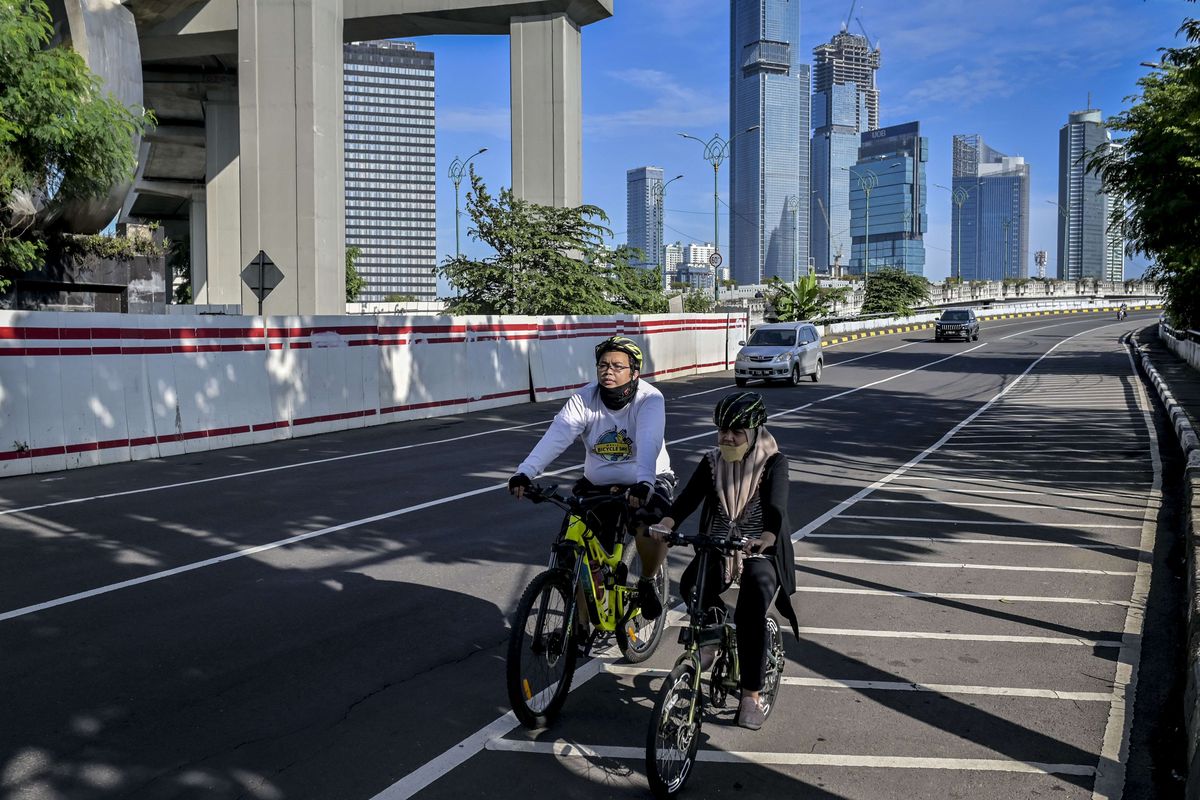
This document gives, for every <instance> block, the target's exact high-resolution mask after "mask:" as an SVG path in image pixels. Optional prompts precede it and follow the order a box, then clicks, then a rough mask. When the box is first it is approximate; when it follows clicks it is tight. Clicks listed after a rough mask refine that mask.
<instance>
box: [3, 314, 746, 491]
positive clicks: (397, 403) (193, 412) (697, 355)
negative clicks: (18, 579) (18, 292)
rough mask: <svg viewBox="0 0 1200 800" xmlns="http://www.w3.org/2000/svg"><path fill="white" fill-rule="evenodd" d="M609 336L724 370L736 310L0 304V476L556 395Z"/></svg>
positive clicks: (738, 328) (658, 366)
mask: <svg viewBox="0 0 1200 800" xmlns="http://www.w3.org/2000/svg"><path fill="white" fill-rule="evenodd" d="M618 333H619V334H624V335H626V336H630V337H631V338H634V339H635V340H637V341H638V342H639V344H640V345H641V347H642V348H643V350H644V352H645V353H646V364H645V367H644V370H643V375H644V376H645V377H646V378H648V379H650V380H663V379H667V378H673V377H679V376H684V375H693V374H696V373H701V372H708V371H715V370H723V369H728V367H729V365H730V364H732V361H733V358H734V355H735V354H736V352H737V342H738V341H739V340H741V339H743V338H745V335H746V317H745V315H741V314H729V315H727V314H676V315H658V316H614V317H545V318H537V317H432V316H403V317H286V318H282V317H271V318H266V319H263V318H259V317H241V316H180V315H170V316H166V315H124V314H80V313H55V312H25V311H16V312H0V476H3V475H14V474H25V473H30V472H49V471H54V470H60V469H68V468H73V467H83V466H91V465H95V464H104V463H112V462H117V461H128V460H137V459H143V458H155V457H159V456H170V455H177V454H180V453H190V452H198V451H203V450H209V449H215V448H221V447H231V446H236V445H242V444H253V443H258V442H265V441H272V440H276V439H286V438H289V437H293V436H305V435H311V434H317V433H325V432H328V431H335V430H344V429H346V428H351V427H363V426H367V425H378V424H382V423H387V422H394V421H399V420H404V419H414V418H420V417H431V416H437V415H440V414H447V413H459V412H467V411H476V410H481V409H486V408H494V407H497V406H503V405H511V404H515V403H523V402H528V401H529V400H530V399H536V400H544V399H548V398H555V397H562V396H565V395H568V394H570V393H571V392H572V391H574V390H575V389H576V388H578V387H579V386H582V385H584V384H585V383H587V382H588V381H590V380H592V378H593V376H594V371H593V368H592V364H593V363H594V361H593V354H592V349H593V347H594V346H595V344H596V342H597V341H599V340H600V339H602V338H604V337H606V336H611V335H613V334H618Z"/></svg>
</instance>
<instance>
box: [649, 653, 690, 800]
mask: <svg viewBox="0 0 1200 800" xmlns="http://www.w3.org/2000/svg"><path fill="white" fill-rule="evenodd" d="M696 669H697V665H696V662H695V661H685V662H684V663H681V664H677V665H676V666H675V669H673V670H671V674H670V675H668V676H667V680H666V682H665V683H663V686H662V689H661V690H660V691H659V694H658V700H657V701H656V702H655V703H654V714H653V716H652V717H651V718H650V730H649V731H648V732H647V735H646V777H647V778H649V780H650V791H652V792H653V793H654V796H655V797H658V798H664V797H674V796H675V795H676V794H678V793H679V792H680V791H682V790H683V785H684V784H685V783H687V779H688V775H689V774H690V773H691V771H692V764H693V763H695V761H696V748H697V747H698V746H699V744H700V724H701V718H702V717H703V712H704V709H703V706H702V701H701V699H700V692H699V686H700V676H699V675H697V674H696Z"/></svg>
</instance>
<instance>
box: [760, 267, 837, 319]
mask: <svg viewBox="0 0 1200 800" xmlns="http://www.w3.org/2000/svg"><path fill="white" fill-rule="evenodd" d="M768 283H769V284H770V286H769V288H768V289H767V291H766V300H767V302H768V303H770V304H771V306H772V307H774V309H775V316H776V318H777V319H778V320H779V321H780V322H801V321H804V320H813V319H817V318H820V317H824V316H826V315H827V314H829V311H830V309H831V308H832V307H833V304H834V303H835V302H840V301H841V300H843V299H845V297H846V293H847V292H848V291H849V289H848V287H840V288H824V287H822V286H821V285H820V283H819V281H818V280H817V276H816V275H815V274H813V273H811V272H810V273H808V274H807V275H805V276H804V277H802V278H800V280H798V281H796V282H795V283H790V284H789V283H784V282H783V281H781V280H780V279H779V278H772V279H771V280H770V281H768Z"/></svg>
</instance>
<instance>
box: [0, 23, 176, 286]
mask: <svg viewBox="0 0 1200 800" xmlns="http://www.w3.org/2000/svg"><path fill="white" fill-rule="evenodd" d="M52 34H53V28H52V27H51V20H50V12H49V10H48V9H47V6H46V3H45V0H0V206H2V207H3V208H2V209H0V213H2V216H3V219H2V220H0V270H3V271H4V272H9V273H11V272H12V271H28V270H31V269H37V268H38V267H40V266H41V265H42V263H43V258H44V255H45V251H46V243H45V242H44V241H42V238H41V234H40V233H39V232H37V231H36V230H35V228H34V223H35V221H36V220H37V218H38V216H39V214H41V213H43V212H46V211H53V210H54V208H55V207H58V206H61V205H62V204H65V203H68V202H71V201H73V200H79V199H85V198H92V197H102V196H104V195H105V194H107V193H108V192H109V190H110V189H111V188H112V187H113V186H114V185H116V184H118V183H120V182H121V181H124V180H127V179H128V178H130V177H131V176H132V175H133V169H134V166H135V164H136V154H135V153H134V148H133V136H134V134H135V133H141V132H143V131H145V129H146V128H147V126H148V125H149V124H151V123H152V122H153V117H152V115H150V114H149V112H145V111H141V110H133V109H127V108H125V107H124V106H122V105H121V104H120V102H119V101H118V100H117V99H116V98H115V97H113V96H112V95H111V94H109V95H105V94H104V92H103V89H102V87H101V83H100V79H99V78H97V77H96V76H95V75H93V74H92V72H91V71H90V70H89V69H88V67H87V64H85V63H84V61H83V59H82V58H81V57H80V56H79V54H78V53H76V52H74V51H73V50H71V49H70V48H69V47H64V46H58V47H47V45H48V44H49V43H50V40H51V36H52ZM9 283H10V281H9V280H8V279H6V278H5V277H4V275H3V274H0V291H3V290H4V288H5V287H6V286H7V285H8V284H9Z"/></svg>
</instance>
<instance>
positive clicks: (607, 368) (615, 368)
mask: <svg viewBox="0 0 1200 800" xmlns="http://www.w3.org/2000/svg"><path fill="white" fill-rule="evenodd" d="M628 371H629V367H627V366H625V365H624V364H610V363H608V362H607V361H597V362H596V372H612V373H615V374H617V375H620V374H621V373H622V372H628Z"/></svg>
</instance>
